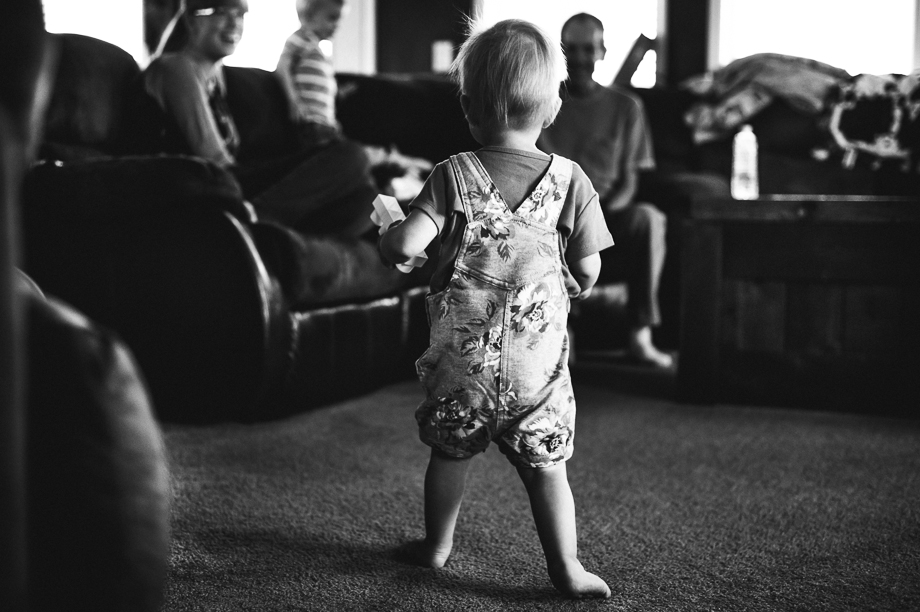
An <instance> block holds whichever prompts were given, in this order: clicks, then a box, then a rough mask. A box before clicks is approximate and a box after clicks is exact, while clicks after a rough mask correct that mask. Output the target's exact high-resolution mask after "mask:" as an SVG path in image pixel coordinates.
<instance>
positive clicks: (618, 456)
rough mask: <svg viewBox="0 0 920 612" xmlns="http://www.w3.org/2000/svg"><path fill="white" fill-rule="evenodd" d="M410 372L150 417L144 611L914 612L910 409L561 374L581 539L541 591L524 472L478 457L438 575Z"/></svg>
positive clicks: (919, 445) (919, 450)
mask: <svg viewBox="0 0 920 612" xmlns="http://www.w3.org/2000/svg"><path fill="white" fill-rule="evenodd" d="M419 399H420V389H419V387H418V385H417V383H415V382H412V381H410V382H406V383H400V384H397V385H394V386H391V387H388V388H386V389H384V390H381V391H379V392H376V393H373V394H371V395H369V396H366V397H363V398H360V399H358V400H354V401H349V402H344V403H341V404H338V405H335V406H332V407H329V408H324V409H321V410H317V411H314V412H310V413H306V414H303V415H299V416H297V417H295V418H291V419H287V420H283V421H277V422H272V423H265V424H258V425H245V426H243V425H220V426H211V427H189V426H166V427H165V435H166V443H167V447H168V451H169V457H170V462H171V471H172V478H173V486H174V495H175V499H174V507H173V530H174V531H173V549H172V556H171V571H170V577H169V584H168V592H167V605H166V606H165V608H164V610H168V611H173V610H183V611H184V610H207V611H223V610H226V611H233V612H236V611H241V610H258V611H269V610H321V611H324V612H337V611H340V610H361V611H363V610H419V611H429V610H466V611H478V610H528V611H529V610H569V609H579V610H596V609H603V610H637V611H647V610H648V611H650V610H655V611H659V610H674V611H693V610H707V611H708V610H739V611H754V610H765V611H784V610H807V611H823V610H827V611H834V612H839V611H845V610H853V611H860V612H862V611H867V610H892V611H894V610H898V611H901V610H904V611H908V610H920V422H916V421H913V422H912V421H897V420H887V419H877V418H872V417H867V416H858V415H841V414H828V413H815V412H805V411H792V410H781V409H767V408H742V407H732V406H708V407H700V406H691V405H683V404H679V403H676V402H673V401H670V400H668V399H666V398H661V399H656V398H653V397H648V396H643V395H638V394H634V393H627V392H617V391H611V390H608V389H605V388H604V387H603V386H601V385H600V384H597V383H596V382H582V383H579V382H578V379H577V378H576V399H577V400H578V407H579V413H578V421H577V427H576V432H577V435H576V451H575V456H574V458H573V459H572V460H571V462H570V463H569V477H570V481H571V483H572V488H573V491H574V494H575V500H576V505H577V509H578V519H579V543H580V555H581V559H582V561H583V563H584V564H585V566H586V567H587V568H588V569H590V570H592V571H595V572H596V573H598V574H599V575H601V576H602V577H603V578H605V579H606V580H607V581H608V583H609V584H610V586H611V588H612V590H613V596H612V598H611V599H609V600H606V601H602V602H571V601H566V600H564V599H562V598H561V597H559V596H558V595H557V594H556V592H555V591H554V590H553V588H552V586H551V585H550V583H549V580H548V579H547V577H546V574H545V571H544V568H543V562H542V555H541V552H540V546H539V542H538V540H537V537H536V532H535V530H534V528H533V522H532V519H531V517H530V510H529V506H528V503H527V500H526V495H525V492H524V488H523V486H522V485H521V484H520V482H519V480H518V478H517V475H516V473H515V472H514V470H513V469H512V468H511V467H510V465H508V464H507V462H506V460H505V459H504V457H503V456H502V455H501V453H499V452H498V451H497V450H496V449H490V450H489V451H488V452H487V453H485V455H484V456H483V457H481V458H478V459H477V460H476V461H475V462H474V464H473V466H472V468H471V471H470V479H469V488H468V494H467V498H466V500H465V502H464V507H463V509H462V511H461V517H460V521H459V525H458V534H457V541H456V544H455V549H454V555H453V556H452V558H451V560H450V562H449V563H448V566H447V567H446V568H445V569H444V570H441V571H435V570H426V569H422V568H416V567H412V566H407V565H404V564H401V563H400V562H398V561H397V560H395V559H394V558H393V555H392V552H393V550H394V549H395V548H396V547H397V546H398V545H399V544H401V543H402V542H404V541H405V540H406V539H409V538H415V537H419V536H421V535H422V503H421V499H422V497H421V496H422V478H423V473H424V468H425V464H426V461H427V456H428V450H427V447H425V446H423V445H422V444H421V443H420V442H418V441H417V438H416V432H415V428H414V421H413V418H412V413H413V410H414V407H415V405H416V404H417V402H418V401H419Z"/></svg>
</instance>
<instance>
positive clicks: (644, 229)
mask: <svg viewBox="0 0 920 612" xmlns="http://www.w3.org/2000/svg"><path fill="white" fill-rule="evenodd" d="M608 224H609V226H610V231H611V232H612V233H613V239H614V240H616V239H617V236H618V235H619V236H620V237H621V238H624V239H627V240H628V239H629V238H630V237H641V236H651V237H654V236H661V237H663V236H664V233H665V230H666V229H667V217H666V216H665V214H664V213H663V212H661V211H660V210H659V209H658V208H656V207H655V206H653V205H651V204H648V203H646V202H636V203H635V204H633V205H632V206H630V207H629V208H627V209H624V210H622V211H620V212H618V213H616V215H615V216H613V217H611V218H610V219H609V220H608Z"/></svg>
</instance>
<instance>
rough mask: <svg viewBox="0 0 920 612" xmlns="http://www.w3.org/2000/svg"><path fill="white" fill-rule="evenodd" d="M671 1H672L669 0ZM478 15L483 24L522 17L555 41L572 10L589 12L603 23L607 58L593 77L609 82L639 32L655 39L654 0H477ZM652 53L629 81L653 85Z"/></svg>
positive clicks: (656, 15) (653, 58) (655, 10)
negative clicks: (560, 0) (564, 0)
mask: <svg viewBox="0 0 920 612" xmlns="http://www.w3.org/2000/svg"><path fill="white" fill-rule="evenodd" d="M672 1H673V0H672ZM478 5H479V6H478V10H479V16H480V19H481V21H482V22H483V24H485V25H491V24H493V23H495V22H497V21H501V20H502V19H511V18H518V19H526V20H527V21H531V22H533V23H535V24H537V25H538V26H540V27H541V28H543V29H544V30H546V32H547V34H549V35H550V36H551V37H552V38H553V39H554V40H557V41H558V40H559V36H560V30H561V29H562V24H563V23H565V20H566V19H568V18H569V17H571V16H572V15H575V14H576V13H590V14H592V15H594V16H595V17H597V18H598V19H600V20H601V21H602V22H603V24H604V44H605V46H606V47H607V57H606V59H605V60H604V61H602V62H598V64H597V67H596V68H595V71H594V79H595V80H596V81H597V82H599V83H603V84H605V85H608V84H610V83H611V82H612V81H613V78H614V77H615V76H616V74H617V71H618V70H619V69H620V66H621V65H622V64H623V60H624V59H625V58H626V55H627V53H629V50H630V48H631V47H632V45H633V43H634V42H635V41H636V39H637V38H638V37H639V35H640V34H645V35H646V36H647V37H649V38H655V37H656V35H657V33H658V0H569V1H566V2H559V1H558V0H479V2H478ZM655 69H656V66H655V52H654V51H649V52H648V53H647V54H646V56H645V61H643V62H642V64H640V65H639V68H638V70H637V71H636V74H635V76H634V77H633V80H632V84H633V85H635V86H637V87H651V86H653V85H654V84H655Z"/></svg>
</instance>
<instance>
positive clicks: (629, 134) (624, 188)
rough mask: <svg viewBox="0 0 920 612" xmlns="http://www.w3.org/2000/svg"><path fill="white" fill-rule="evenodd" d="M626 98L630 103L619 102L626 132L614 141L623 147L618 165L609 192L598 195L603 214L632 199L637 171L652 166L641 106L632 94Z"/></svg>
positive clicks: (652, 159)
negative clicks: (616, 178) (615, 177)
mask: <svg viewBox="0 0 920 612" xmlns="http://www.w3.org/2000/svg"><path fill="white" fill-rule="evenodd" d="M629 98H630V102H631V104H624V105H622V108H623V110H624V112H626V113H627V115H628V119H627V120H626V122H625V125H626V126H627V129H626V133H625V134H622V135H621V136H620V138H619V140H620V142H618V143H617V146H620V147H623V149H624V152H623V157H622V162H621V163H622V167H621V168H620V172H619V177H618V180H617V182H616V183H615V184H614V185H613V187H612V188H611V190H610V192H608V193H606V194H603V195H602V196H601V207H602V208H603V209H604V212H606V213H612V212H616V211H619V210H622V209H624V208H626V207H627V206H629V205H631V204H632V203H633V202H635V199H636V194H637V193H638V191H639V173H640V172H642V171H644V170H651V169H654V167H655V154H654V152H653V149H652V137H651V129H650V127H649V124H648V118H647V117H646V114H645V108H644V107H643V106H642V101H641V100H640V99H639V98H638V97H636V96H635V95H631V96H629Z"/></svg>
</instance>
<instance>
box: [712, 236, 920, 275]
mask: <svg viewBox="0 0 920 612" xmlns="http://www.w3.org/2000/svg"><path fill="white" fill-rule="evenodd" d="M913 232H914V229H913V228H911V227H896V226H891V225H881V224H879V225H877V226H868V227H867V226H865V225H842V224H841V225H837V224H828V225H810V224H788V223H776V224H764V223H759V224H748V223H737V224H731V225H726V227H725V236H724V244H725V252H726V257H725V276H726V277H727V278H763V279H787V280H810V279H819V280H824V281H853V282H874V283H901V282H904V279H906V278H910V277H911V275H913V276H914V277H917V276H918V274H917V269H916V262H917V261H920V241H918V240H917V237H916V235H915V234H914V233H913Z"/></svg>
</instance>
